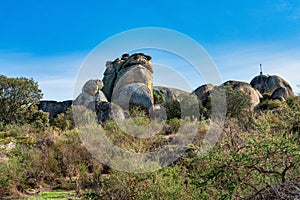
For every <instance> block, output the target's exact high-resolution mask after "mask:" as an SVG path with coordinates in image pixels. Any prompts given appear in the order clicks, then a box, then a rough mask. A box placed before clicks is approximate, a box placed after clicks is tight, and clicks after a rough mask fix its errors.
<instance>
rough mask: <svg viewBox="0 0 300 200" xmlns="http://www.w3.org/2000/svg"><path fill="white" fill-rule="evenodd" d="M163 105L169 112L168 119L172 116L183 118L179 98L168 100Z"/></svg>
mask: <svg viewBox="0 0 300 200" xmlns="http://www.w3.org/2000/svg"><path fill="white" fill-rule="evenodd" d="M163 107H164V108H165V110H166V113H167V119H172V118H178V119H180V118H181V107H180V103H179V101H177V100H172V99H170V100H167V101H166V102H165V103H164V104H163Z"/></svg>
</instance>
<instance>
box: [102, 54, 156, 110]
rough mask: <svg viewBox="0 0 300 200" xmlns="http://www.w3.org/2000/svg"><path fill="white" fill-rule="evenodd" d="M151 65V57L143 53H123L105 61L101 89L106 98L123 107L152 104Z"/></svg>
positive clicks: (145, 107) (146, 106) (147, 107)
mask: <svg viewBox="0 0 300 200" xmlns="http://www.w3.org/2000/svg"><path fill="white" fill-rule="evenodd" d="M152 74H153V66H152V62H151V57H150V56H148V55H145V54H143V53H135V54H132V55H129V54H124V55H123V56H122V58H117V59H116V60H115V61H113V62H111V61H109V62H107V63H106V70H105V72H104V78H103V84H104V86H103V88H102V91H103V93H104V94H105V96H106V97H107V99H108V100H109V101H110V102H112V103H114V104H117V105H119V106H121V107H122V108H123V109H129V108H130V107H132V106H140V107H141V108H143V109H146V110H147V109H148V110H149V109H150V108H151V107H152V105H153V85H152Z"/></svg>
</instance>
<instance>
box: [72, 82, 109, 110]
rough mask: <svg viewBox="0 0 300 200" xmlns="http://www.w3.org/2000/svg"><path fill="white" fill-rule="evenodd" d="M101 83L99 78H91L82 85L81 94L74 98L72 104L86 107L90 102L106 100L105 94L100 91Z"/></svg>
mask: <svg viewBox="0 0 300 200" xmlns="http://www.w3.org/2000/svg"><path fill="white" fill-rule="evenodd" d="M102 87H103V83H102V81H101V80H99V79H91V80H89V81H87V82H86V83H85V84H84V86H83V87H82V92H81V94H80V95H79V96H78V97H77V98H76V99H75V101H74V102H73V105H75V106H78V105H81V106H85V107H88V106H89V105H90V103H91V102H95V101H107V99H106V97H105V95H104V94H103V92H102V91H101V89H102Z"/></svg>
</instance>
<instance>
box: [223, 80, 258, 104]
mask: <svg viewBox="0 0 300 200" xmlns="http://www.w3.org/2000/svg"><path fill="white" fill-rule="evenodd" d="M223 85H224V86H231V87H232V88H233V89H235V90H239V91H242V92H243V93H245V94H247V95H249V96H250V101H251V105H252V108H254V107H255V106H257V105H258V104H259V103H260V99H261V98H262V95H261V93H260V92H259V91H258V90H256V89H255V88H253V87H252V86H251V85H250V84H249V83H246V82H242V81H227V82H225V83H223Z"/></svg>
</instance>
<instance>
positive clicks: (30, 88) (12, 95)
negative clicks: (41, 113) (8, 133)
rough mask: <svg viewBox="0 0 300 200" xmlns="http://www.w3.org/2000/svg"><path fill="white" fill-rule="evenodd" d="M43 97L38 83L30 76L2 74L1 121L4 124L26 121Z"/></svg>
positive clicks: (0, 80)
mask: <svg viewBox="0 0 300 200" xmlns="http://www.w3.org/2000/svg"><path fill="white" fill-rule="evenodd" d="M41 98H42V91H41V90H40V89H39V88H38V83H37V82H35V81H34V80H33V79H28V78H24V77H21V78H8V77H6V76H3V75H0V121H1V122H2V123H4V124H12V123H16V124H19V123H26V122H27V121H28V117H30V116H31V114H33V113H32V112H34V111H36V108H35V107H36V105H37V104H38V103H39V101H40V99H41Z"/></svg>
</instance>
